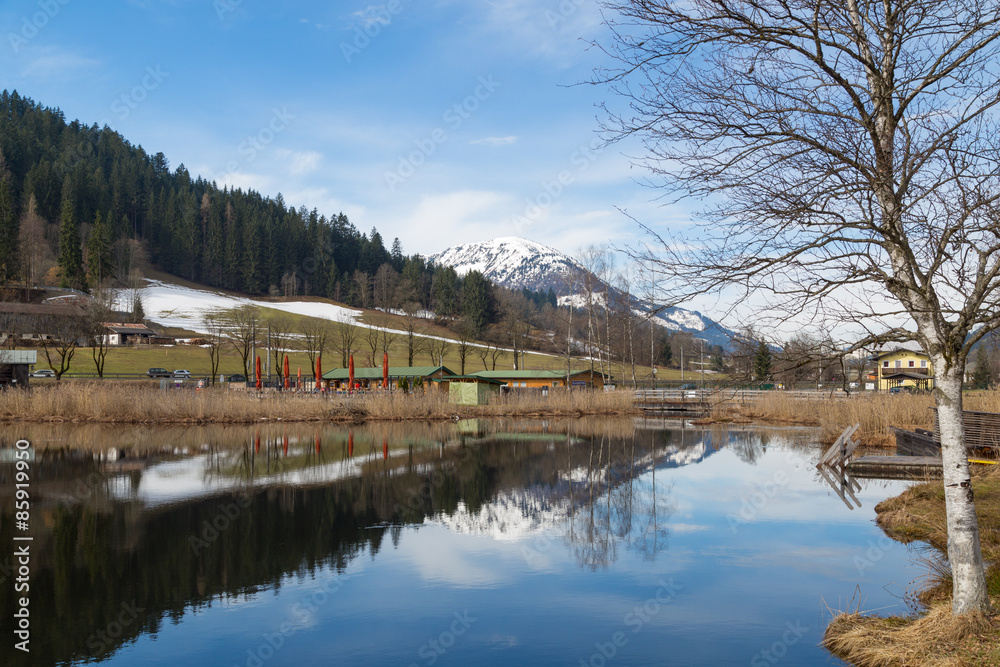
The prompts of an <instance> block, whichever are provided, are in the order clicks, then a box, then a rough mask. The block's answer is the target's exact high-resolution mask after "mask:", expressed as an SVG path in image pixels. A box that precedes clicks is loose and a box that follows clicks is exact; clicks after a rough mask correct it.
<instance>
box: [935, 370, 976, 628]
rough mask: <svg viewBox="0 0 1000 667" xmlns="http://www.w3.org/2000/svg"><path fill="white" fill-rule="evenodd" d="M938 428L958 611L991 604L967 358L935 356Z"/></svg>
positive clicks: (954, 601) (954, 602) (954, 610)
mask: <svg viewBox="0 0 1000 667" xmlns="http://www.w3.org/2000/svg"><path fill="white" fill-rule="evenodd" d="M933 363H934V370H935V375H936V378H935V383H936V390H935V392H934V394H935V398H936V400H937V414H938V428H939V429H940V433H941V458H942V462H943V464H944V500H945V510H946V512H947V521H948V562H949V564H950V565H951V571H952V582H953V583H952V602H951V610H952V613H953V614H955V615H960V614H967V613H970V612H976V611H982V610H985V609H989V597H988V595H987V592H986V577H985V574H984V569H983V554H982V551H981V550H980V545H979V523H978V521H977V520H976V504H975V502H974V500H973V497H972V480H971V476H970V475H969V459H968V455H967V453H966V448H965V430H964V425H963V420H962V374H963V371H964V363H958V364H955V365H952V366H950V367H949V365H948V362H947V360H946V359H945V358H944V357H936V358H934V359H933Z"/></svg>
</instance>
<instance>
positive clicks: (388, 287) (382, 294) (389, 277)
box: [372, 262, 399, 312]
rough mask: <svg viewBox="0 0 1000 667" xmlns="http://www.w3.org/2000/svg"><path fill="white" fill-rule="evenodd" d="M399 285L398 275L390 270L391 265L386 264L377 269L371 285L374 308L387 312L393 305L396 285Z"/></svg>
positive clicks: (392, 269)
mask: <svg viewBox="0 0 1000 667" xmlns="http://www.w3.org/2000/svg"><path fill="white" fill-rule="evenodd" d="M398 283H399V274H398V273H396V270H395V269H394V268H392V265H391V264H389V263H388V262H386V263H385V264H383V265H382V266H380V267H378V271H376V272H375V279H374V280H373V285H372V295H373V297H374V305H375V307H376V308H381V309H382V310H384V311H386V312H388V311H389V309H390V308H392V307H393V306H394V305H395V304H394V301H395V298H396V285H397V284H398Z"/></svg>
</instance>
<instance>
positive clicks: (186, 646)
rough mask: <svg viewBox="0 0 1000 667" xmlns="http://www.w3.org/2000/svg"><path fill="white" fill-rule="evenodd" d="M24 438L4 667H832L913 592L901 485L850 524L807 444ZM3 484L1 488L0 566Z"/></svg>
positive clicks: (568, 428)
mask: <svg viewBox="0 0 1000 667" xmlns="http://www.w3.org/2000/svg"><path fill="white" fill-rule="evenodd" d="M17 435H19V436H20V435H22V434H17ZM26 435H27V437H28V438H29V439H31V441H32V442H33V443H34V444H35V445H36V446H39V447H43V446H44V447H46V448H47V449H46V450H44V451H41V450H40V451H39V452H38V454H37V456H36V459H35V462H34V463H33V475H34V480H35V481H34V482H33V487H32V490H33V495H34V504H33V507H32V525H33V529H32V533H33V535H34V538H35V541H34V542H33V543H32V553H33V555H34V558H33V561H32V565H31V567H32V571H31V580H30V584H31V607H30V609H31V615H32V632H33V634H32V638H31V653H30V654H29V655H27V656H25V655H24V654H23V653H20V652H18V651H15V650H14V649H13V646H12V645H13V641H12V640H11V639H10V637H11V636H12V630H13V628H12V627H11V626H10V622H11V619H10V615H9V614H6V613H5V614H4V615H3V621H2V622H0V626H2V630H3V632H2V634H3V636H4V637H5V638H6V639H5V640H4V642H3V645H2V646H0V664H3V665H22V664H23V665H53V664H83V663H89V662H91V663H92V662H100V663H102V664H109V665H171V666H176V665H185V664H189V665H224V666H243V667H255V666H256V667H263V666H264V665H267V666H271V665H374V664H379V665H381V664H387V665H550V664H551V665H592V666H594V667H601V666H602V665H648V664H662V665H774V664H784V665H823V664H841V663H839V662H838V661H837V660H836V659H835V658H832V657H831V656H829V654H827V653H826V652H825V651H824V650H823V649H822V648H820V647H819V646H818V643H819V641H820V639H821V637H822V633H823V630H824V628H825V626H826V624H827V623H828V622H829V619H830V616H831V614H830V609H831V608H832V609H843V608H846V607H847V606H848V605H849V604H855V605H856V604H857V603H858V602H860V603H861V605H862V608H863V609H868V610H879V611H881V612H884V613H893V612H895V613H899V612H903V613H906V612H909V611H911V608H910V606H909V605H908V604H907V599H908V598H907V593H908V592H909V591H911V590H912V589H914V588H916V587H917V584H918V583H919V582H917V584H915V583H914V582H915V580H918V579H919V578H920V577H921V576H922V575H923V574H924V572H925V567H924V566H923V565H922V561H921V554H920V552H919V551H915V550H914V549H913V548H908V547H905V546H903V545H900V544H897V543H894V542H890V541H889V540H887V539H885V538H884V537H883V536H882V533H881V531H880V530H879V529H878V528H877V526H876V525H875V524H874V522H873V519H874V511H873V507H874V505H875V504H876V503H878V502H879V501H881V500H882V499H884V498H886V497H888V496H891V495H895V494H897V493H899V492H900V491H901V490H902V489H903V483H901V482H867V483H865V482H863V485H864V486H863V488H862V490H861V491H860V492H859V493H858V494H857V497H858V499H859V500H860V502H861V504H862V506H861V507H860V508H855V509H849V508H848V507H847V505H846V504H845V502H844V501H842V500H841V498H840V497H838V495H837V494H836V493H835V492H834V491H833V489H831V487H830V486H828V485H827V483H826V482H825V481H824V480H823V479H822V478H821V477H820V476H819V475H818V473H817V472H816V469H815V461H816V460H817V458H818V456H819V454H820V450H819V449H818V448H817V446H816V445H815V443H814V441H813V437H814V434H813V433H812V432H811V431H809V430H797V429H784V430H760V429H737V428H732V429H714V430H703V429H700V428H695V427H692V426H690V425H685V424H683V423H680V422H667V421H658V420H647V421H643V420H638V421H633V420H598V421H594V422H585V421H575V422H558V421H552V422H521V423H516V422H478V423H476V422H473V423H459V424H448V425H438V426H411V425H389V426H370V427H363V428H356V429H353V430H347V429H342V428H332V427H315V426H302V425H289V426H280V425H277V426H274V425H272V426H266V427H260V428H244V427H240V428H159V429H144V428H118V429H113V428H107V427H104V428H97V427H34V428H32V429H31V430H29V431H28V432H27V433H26ZM112 443H113V444H114V446H113V447H111V446H110V445H111V444H112ZM12 444H13V442H12V441H11V440H8V441H0V445H2V446H3V447H7V448H9V447H10V446H11V445H12ZM95 452H96V454H95ZM8 453H9V451H8ZM2 454H4V452H3V450H0V455H2ZM0 460H4V459H3V457H2V456H0ZM7 460H8V461H9V459H7ZM12 477H13V467H12V466H11V465H10V464H9V463H0V482H2V491H0V495H2V505H0V507H2V509H0V544H3V545H4V551H5V552H7V553H9V549H8V546H9V545H11V544H13V542H12V538H13V536H14V534H15V531H14V529H13V525H12V523H13V522H12V518H13V517H12V508H13V498H12V493H13V481H12ZM9 563H10V561H9V559H6V557H4V558H3V559H0V564H2V565H4V566H5V568H4V569H3V570H2V571H0V577H2V578H4V579H5V581H4V583H3V585H2V586H0V591H2V592H0V596H2V600H3V609H4V610H9V609H14V608H15V598H14V591H13V586H12V585H11V583H12V582H11V578H10V576H9V575H8V570H7V569H6V567H7V566H8V565H9ZM852 600H853V602H852Z"/></svg>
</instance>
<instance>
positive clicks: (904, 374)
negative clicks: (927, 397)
mask: <svg viewBox="0 0 1000 667" xmlns="http://www.w3.org/2000/svg"><path fill="white" fill-rule="evenodd" d="M889 370H895V369H892V368H890V369H889ZM893 378H910V379H911V380H933V379H934V376H933V375H927V374H926V373H914V372H913V371H908V370H904V369H902V368H901V369H899V370H898V371H896V372H895V373H882V379H883V380H891V379H893Z"/></svg>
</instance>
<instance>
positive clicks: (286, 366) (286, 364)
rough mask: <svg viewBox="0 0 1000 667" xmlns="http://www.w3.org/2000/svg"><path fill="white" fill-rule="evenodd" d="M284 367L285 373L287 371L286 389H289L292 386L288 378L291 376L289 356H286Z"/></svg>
mask: <svg viewBox="0 0 1000 667" xmlns="http://www.w3.org/2000/svg"><path fill="white" fill-rule="evenodd" d="M284 366H285V368H284V371H285V389H288V388H289V386H290V384H289V382H288V376H289V375H291V373H289V372H288V355H287V354H286V355H285V364H284Z"/></svg>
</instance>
